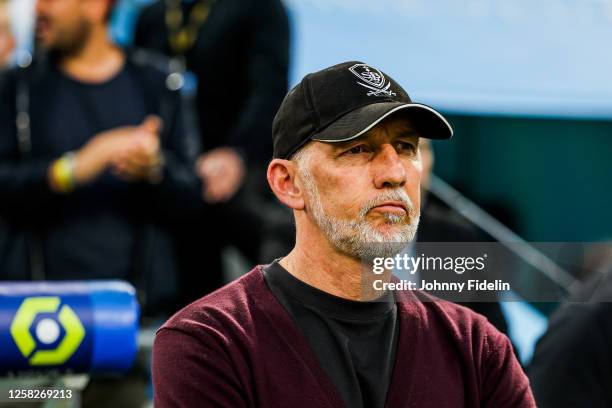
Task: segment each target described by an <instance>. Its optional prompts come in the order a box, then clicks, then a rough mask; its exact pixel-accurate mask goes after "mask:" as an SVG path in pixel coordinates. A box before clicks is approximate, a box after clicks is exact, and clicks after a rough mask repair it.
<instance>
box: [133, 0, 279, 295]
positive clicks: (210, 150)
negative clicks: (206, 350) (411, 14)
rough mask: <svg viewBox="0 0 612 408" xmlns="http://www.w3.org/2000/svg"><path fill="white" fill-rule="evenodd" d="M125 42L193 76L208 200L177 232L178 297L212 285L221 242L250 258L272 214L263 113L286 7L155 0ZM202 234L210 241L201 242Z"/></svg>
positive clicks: (274, 2) (275, 88)
mask: <svg viewBox="0 0 612 408" xmlns="http://www.w3.org/2000/svg"><path fill="white" fill-rule="evenodd" d="M134 45H135V46H137V47H144V48H146V49H153V50H156V51H160V52H162V53H164V54H166V55H168V56H170V57H172V58H173V60H174V61H176V62H177V64H178V65H181V66H183V68H184V69H186V70H188V71H190V72H192V73H193V74H194V76H195V77H196V78H197V90H196V95H195V104H194V105H195V106H194V111H195V116H196V117H197V121H196V122H197V124H198V127H199V134H200V135H201V143H200V144H201V147H202V154H201V156H200V157H199V160H198V162H197V163H198V164H197V172H198V174H199V176H200V177H201V178H202V180H203V185H204V186H205V189H204V191H203V195H204V198H205V200H206V201H207V202H208V203H212V204H216V205H213V206H212V207H211V208H210V210H209V211H208V212H207V213H206V214H203V215H202V217H201V218H200V219H199V220H197V221H196V222H191V221H190V222H188V223H186V225H184V228H183V229H182V231H180V232H181V233H180V235H181V237H182V239H181V241H182V244H181V248H182V250H183V251H182V259H184V260H185V266H186V269H187V270H188V277H189V278H188V280H187V282H185V284H184V291H183V292H184V294H185V302H188V301H191V300H195V299H196V298H199V297H200V296H202V295H203V294H204V293H205V292H208V291H211V290H214V289H216V288H218V287H219V286H221V285H222V283H223V280H222V274H221V273H220V271H221V270H222V268H221V266H222V265H221V253H222V250H223V248H225V247H227V246H228V245H233V246H235V247H237V248H238V249H239V250H240V251H241V252H242V253H243V254H244V255H246V256H247V258H249V260H250V261H251V262H258V261H260V257H261V253H260V246H261V242H262V239H263V235H265V233H264V228H266V226H265V225H266V224H267V222H265V221H264V219H266V218H265V217H266V214H268V213H271V214H272V217H271V218H272V219H275V216H276V214H277V213H278V212H281V213H282V210H281V209H280V206H278V205H277V206H275V205H274V204H275V201H273V200H272V196H271V195H270V194H269V189H268V187H267V186H266V185H265V182H264V181H265V177H264V175H265V169H266V166H267V163H268V160H269V159H270V157H271V153H272V152H271V149H270V133H271V124H272V119H273V118H274V114H275V113H276V110H277V109H278V107H279V106H280V103H281V101H282V99H283V97H284V95H285V93H286V92H287V77H288V65H289V24H288V19H287V14H286V11H285V9H284V7H283V5H282V3H281V1H280V0H258V1H251V0H224V1H214V0H193V1H181V0H160V1H156V2H154V3H153V4H152V5H150V6H148V7H146V8H145V9H144V10H143V11H142V13H141V15H140V17H139V19H138V22H137V26H136V31H135V35H134ZM272 203H274V204H272ZM281 215H282V214H281ZM228 218H229V219H232V220H233V222H231V223H227V221H226V220H227V219H228ZM208 231H214V234H215V239H214V240H210V241H208V242H207V243H206V245H202V244H201V242H202V241H201V237H202V235H206V234H207V232H208ZM270 260H271V259H268V260H267V261H270Z"/></svg>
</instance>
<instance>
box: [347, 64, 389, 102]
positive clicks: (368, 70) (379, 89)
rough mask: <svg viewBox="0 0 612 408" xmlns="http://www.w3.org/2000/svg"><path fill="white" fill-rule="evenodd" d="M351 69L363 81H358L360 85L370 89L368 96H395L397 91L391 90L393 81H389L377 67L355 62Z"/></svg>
mask: <svg viewBox="0 0 612 408" xmlns="http://www.w3.org/2000/svg"><path fill="white" fill-rule="evenodd" d="M349 71H351V72H352V73H353V75H355V76H356V77H357V78H359V79H360V80H361V81H363V82H357V83H358V84H359V85H361V86H363V87H365V88H367V89H369V92H368V93H367V96H395V92H393V91H391V90H389V87H390V86H391V83H390V82H387V81H386V79H385V76H384V75H383V74H382V72H380V71H379V70H377V69H376V68H374V67H371V66H369V65H367V64H355V65H353V66H352V67H350V68H349ZM385 82H387V85H386V86H385Z"/></svg>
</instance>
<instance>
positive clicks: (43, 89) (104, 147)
mask: <svg viewBox="0 0 612 408" xmlns="http://www.w3.org/2000/svg"><path fill="white" fill-rule="evenodd" d="M113 3H114V2H113V1H112V0H39V1H38V2H37V5H36V15H37V27H36V39H37V50H38V51H41V52H40V53H39V54H40V55H37V57H36V58H35V59H34V61H33V63H32V64H31V65H30V66H28V67H27V68H14V69H12V70H9V71H7V72H6V73H5V74H4V75H3V76H2V77H1V78H0V98H1V101H2V102H1V104H0V106H2V110H1V111H0V215H1V217H2V220H1V221H2V222H1V223H0V228H1V229H0V279H5V280H29V279H49V280H57V279H75V280H82V279H125V280H129V281H131V282H132V283H134V284H135V285H136V286H137V288H138V289H139V293H140V295H141V300H144V301H145V303H144V304H145V314H147V315H148V314H157V313H161V312H166V310H165V309H170V310H168V312H170V311H172V307H173V304H172V303H171V300H172V299H173V296H175V295H176V293H175V290H176V283H175V279H176V276H175V274H176V273H177V270H178V269H177V266H176V257H175V255H174V248H173V246H174V245H173V242H172V241H171V240H170V238H169V236H168V233H167V225H168V224H169V223H170V221H171V220H172V219H173V218H176V217H178V216H179V214H184V213H185V212H188V211H191V210H194V211H195V209H196V208H199V207H198V205H199V203H200V202H201V200H200V199H199V192H200V190H201V184H200V182H199V179H198V178H197V176H196V175H195V173H194V172H193V170H192V169H193V164H192V163H193V160H194V158H189V157H188V155H187V154H186V153H185V149H184V145H185V144H186V141H185V140H184V138H185V136H184V134H183V131H182V124H181V120H180V110H181V108H180V99H179V96H178V92H177V91H176V89H174V88H175V87H173V86H172V79H173V78H174V79H176V78H175V77H172V76H168V72H166V71H164V69H163V67H165V65H164V64H163V63H162V61H163V57H160V58H161V59H160V58H158V57H152V56H150V55H147V54H144V53H126V52H125V51H123V50H122V49H120V48H118V47H117V46H116V45H114V44H113V43H112V42H111V41H110V40H109V38H108V35H107V32H108V27H107V23H108V19H109V16H110V14H111V11H112V7H113ZM167 84H168V85H169V86H167Z"/></svg>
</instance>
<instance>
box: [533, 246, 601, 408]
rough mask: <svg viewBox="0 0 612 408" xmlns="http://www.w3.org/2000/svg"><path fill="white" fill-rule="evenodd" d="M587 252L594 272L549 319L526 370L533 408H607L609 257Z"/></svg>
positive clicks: (589, 267) (590, 269) (599, 247)
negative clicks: (536, 405) (592, 257)
mask: <svg viewBox="0 0 612 408" xmlns="http://www.w3.org/2000/svg"><path fill="white" fill-rule="evenodd" d="M610 248H611V247H610V243H603V244H600V245H599V246H592V247H591V248H590V249H592V250H603V251H601V252H599V253H598V254H596V253H595V251H593V253H590V254H588V255H589V256H595V257H597V258H599V259H598V260H597V261H596V262H593V263H592V264H591V265H588V266H586V268H582V270H587V271H591V272H593V271H595V272H596V273H591V274H590V276H589V278H588V279H586V281H585V283H584V285H583V287H582V288H581V289H580V290H579V291H578V292H577V293H576V294H575V295H574V296H572V297H571V298H570V299H569V300H568V301H567V302H565V303H564V304H562V305H561V306H560V307H559V308H558V309H557V310H556V311H555V312H554V313H553V314H552V316H551V317H550V320H549V322H548V329H547V330H546V333H545V334H544V335H543V336H542V337H541V338H540V339H539V340H538V343H537V345H536V349H535V352H534V355H533V359H532V362H531V364H530V366H529V371H528V374H529V379H530V382H531V386H532V389H533V392H534V396H535V398H536V402H537V404H538V407H541V408H549V407H554V408H564V407H589V408H604V407H606V408H607V407H611V406H612V251H610Z"/></svg>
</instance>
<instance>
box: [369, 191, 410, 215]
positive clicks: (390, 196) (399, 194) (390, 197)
mask: <svg viewBox="0 0 612 408" xmlns="http://www.w3.org/2000/svg"><path fill="white" fill-rule="evenodd" d="M385 201H400V202H402V203H403V204H404V205H405V206H406V209H407V210H408V215H410V216H411V217H412V216H413V215H414V205H413V204H412V201H411V200H410V197H409V196H408V193H406V192H405V191H404V190H399V189H398V190H391V191H387V192H385V193H383V194H381V195H379V196H378V197H376V198H375V199H373V200H370V201H368V202H366V203H365V204H364V205H363V207H361V211H360V214H359V215H360V216H361V218H363V217H365V216H366V215H367V213H368V212H370V210H371V209H372V208H374V207H376V206H379V205H380V204H382V203H384V202H385Z"/></svg>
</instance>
